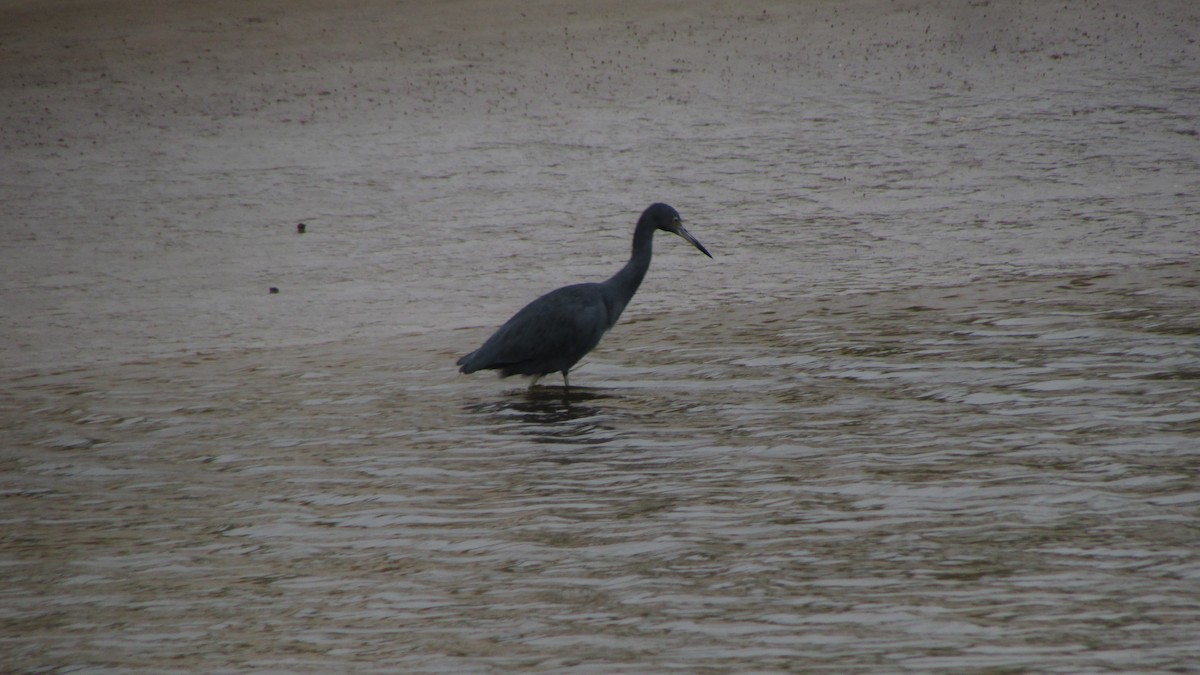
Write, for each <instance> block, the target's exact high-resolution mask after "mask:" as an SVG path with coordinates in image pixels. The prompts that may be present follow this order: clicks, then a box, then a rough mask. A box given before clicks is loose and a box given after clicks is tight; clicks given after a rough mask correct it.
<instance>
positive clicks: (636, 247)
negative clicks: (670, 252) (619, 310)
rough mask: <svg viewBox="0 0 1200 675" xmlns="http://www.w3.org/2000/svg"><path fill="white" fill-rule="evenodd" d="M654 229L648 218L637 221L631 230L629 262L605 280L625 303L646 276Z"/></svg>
mask: <svg viewBox="0 0 1200 675" xmlns="http://www.w3.org/2000/svg"><path fill="white" fill-rule="evenodd" d="M654 230H655V227H654V223H653V222H652V221H651V220H650V219H648V218H643V219H641V220H639V221H638V224H637V228H636V229H635V230H634V231H633V254H632V255H631V256H629V262H627V263H625V266H624V267H622V268H621V271H619V272H617V273H616V274H614V275H613V276H612V278H611V279H609V280H608V282H607V283H609V284H612V285H613V286H615V287H616V288H617V290H618V293H619V295H620V296H621V298H622V299H623V300H624V302H625V303H628V302H629V299H630V298H632V297H633V294H634V293H636V292H637V289H638V286H641V285H642V279H644V278H645V277H646V270H648V269H650V255H651V252H652V248H653V242H654Z"/></svg>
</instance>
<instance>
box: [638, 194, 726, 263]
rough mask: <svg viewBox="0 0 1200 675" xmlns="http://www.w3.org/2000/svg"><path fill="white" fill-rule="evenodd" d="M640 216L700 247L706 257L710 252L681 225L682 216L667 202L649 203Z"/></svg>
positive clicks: (709, 255) (710, 255)
mask: <svg viewBox="0 0 1200 675" xmlns="http://www.w3.org/2000/svg"><path fill="white" fill-rule="evenodd" d="M642 218H650V219H651V220H652V221H653V222H654V226H655V227H657V228H658V229H660V230H666V231H667V232H670V233H672V234H677V235H679V236H681V237H683V238H684V239H686V240H688V241H689V242H691V244H692V246H695V247H696V248H698V249H700V252H701V253H703V254H704V255H706V256H708V257H710V258H711V257H712V254H711V253H709V252H708V249H706V248H704V244H701V243H700V240H699V239H697V238H695V237H693V236H692V234H691V233H690V232H688V231H687V229H685V228H684V227H683V218H681V217H680V216H679V212H678V211H676V210H675V209H674V208H673V207H671V206H669V205H667V204H661V203H660V204H651V205H650V207H649V208H647V209H646V211H645V212H644V213H642Z"/></svg>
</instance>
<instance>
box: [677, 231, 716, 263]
mask: <svg viewBox="0 0 1200 675" xmlns="http://www.w3.org/2000/svg"><path fill="white" fill-rule="evenodd" d="M675 234H677V235H679V236H681V237H683V238H684V239H687V240H688V241H690V242H691V243H692V246H695V247H696V248H698V249H700V252H701V253H703V254H704V255H706V256H708V257H710V258H711V257H712V254H711V253H709V252H708V249H706V248H704V244H701V243H700V240H699V239H697V238H695V237H693V236H692V233H691V232H688V231H687V230H686V229H684V227H683V225H680V226H679V230H678V231H676V232H675Z"/></svg>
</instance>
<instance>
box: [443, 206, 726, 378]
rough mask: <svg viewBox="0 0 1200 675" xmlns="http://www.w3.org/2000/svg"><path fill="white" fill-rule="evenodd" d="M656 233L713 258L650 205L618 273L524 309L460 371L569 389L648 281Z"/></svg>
mask: <svg viewBox="0 0 1200 675" xmlns="http://www.w3.org/2000/svg"><path fill="white" fill-rule="evenodd" d="M655 230H666V231H667V232H673V233H674V234H677V235H679V236H681V237H683V238H684V239H687V240H688V241H690V242H691V243H692V245H693V246H695V247H696V248H698V249H700V252H701V253H703V254H704V255H706V256H708V257H709V258H711V257H712V254H711V253H709V252H708V249H706V248H704V244H701V243H700V241H699V240H698V239H696V238H695V237H693V236H692V235H691V234H689V233H688V231H687V230H685V229H684V228H683V222H682V220H681V219H680V217H679V212H678V211H676V210H675V209H673V208H671V207H670V206H667V205H666V204H651V205H650V207H649V208H647V209H646V210H645V211H643V212H642V216H641V218H638V222H637V227H636V228H634V230H633V255H632V256H630V258H629V262H627V263H625V266H624V267H622V268H621V271H619V272H617V273H616V274H614V275H612V277H611V278H609V279H608V281H603V282H600V283H587V284H574V285H571V286H564V287H562V288H560V289H558V290H556V291H550V292H549V293H547V294H545V295H543V296H542V297H540V298H538V299H537V300H534V301H533V302H531V303H529V304H528V305H525V307H524V308H523V309H522V310H521V311H519V312H517V313H516V314H514V315H513V318H511V319H509V320H508V322H507V323H505V324H504V325H503V326H501V327H500V328H499V329H497V330H496V332H495V333H492V336H491V337H490V338H488V339H487V342H484V343H483V346H482V347H480V348H479V349H476V350H475V351H473V352H471V353H470V354H467V355H466V356H464V357H462V358H461V359H459V360H458V365H460V366H462V367H461V368H460V369H459V370H460V371H462V372H464V373H473V372H475V371H477V370H499V371H500V377H508V376H509V375H532V376H533V382H531V383H530V385H529V386H530V388H532V387H533V386H534V385H535V384H537V381H538V380H539V379H540V378H541V377H542V376H543V375H547V374H549V373H555V372H558V373H562V376H563V386H564V387H570V386H571V382H570V380H568V379H567V371H569V370H571V368H572V367H573V366H574V365H575V364H576V363H578V362H579V359H582V358H583V357H584V355H585V354H587V353H588V352H590V351H592V348H594V347H595V346H596V345H597V344H599V342H600V338H601V336H603V335H604V332H605V331H607V330H608V329H609V328H612V327H613V324H615V323H616V322H617V319H618V318H620V316H621V312H622V310H624V309H625V305H628V304H629V300H630V299H631V298H632V297H633V294H634V293H636V292H637V289H638V286H640V285H641V283H642V278H643V277H645V276H646V270H647V269H649V267H650V255H651V247H652V241H653V239H654V231H655Z"/></svg>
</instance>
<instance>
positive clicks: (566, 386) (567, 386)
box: [563, 370, 571, 389]
mask: <svg viewBox="0 0 1200 675" xmlns="http://www.w3.org/2000/svg"><path fill="white" fill-rule="evenodd" d="M570 388H571V381H570V380H568V379H567V371H565V370H564V371H563V389H570Z"/></svg>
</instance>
